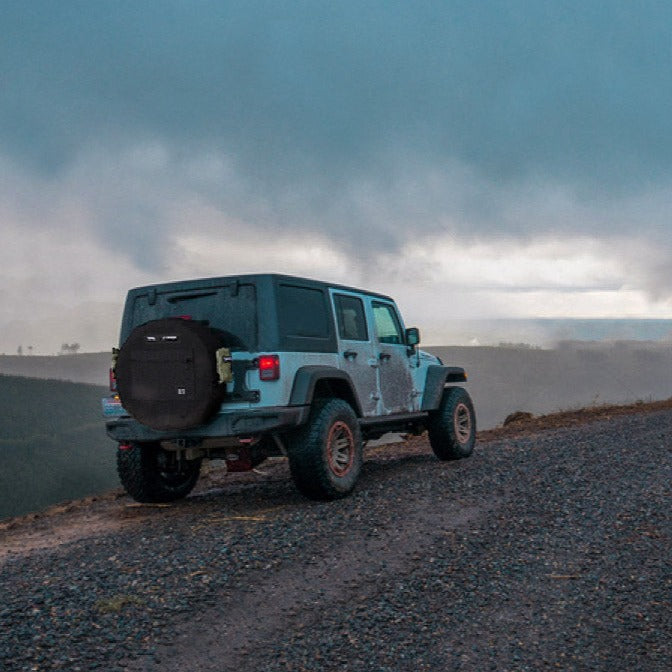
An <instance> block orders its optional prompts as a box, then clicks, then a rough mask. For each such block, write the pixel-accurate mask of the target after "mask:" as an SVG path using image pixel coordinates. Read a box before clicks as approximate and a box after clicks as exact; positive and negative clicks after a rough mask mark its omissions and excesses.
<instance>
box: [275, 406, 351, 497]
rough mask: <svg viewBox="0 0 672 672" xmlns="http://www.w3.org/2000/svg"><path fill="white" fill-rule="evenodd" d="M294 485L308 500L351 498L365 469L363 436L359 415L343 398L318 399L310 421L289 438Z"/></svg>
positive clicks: (290, 463)
mask: <svg viewBox="0 0 672 672" xmlns="http://www.w3.org/2000/svg"><path fill="white" fill-rule="evenodd" d="M287 454H288V457H289V468H290V471H291V474H292V479H293V480H294V483H295V485H296V487H297V489H298V490H299V492H301V493H302V494H303V495H305V496H306V497H308V498H309V499H316V500H332V499H339V498H341V497H345V496H346V495H348V494H349V493H350V492H351V491H352V489H353V488H354V487H355V483H356V482H357V478H358V477H359V473H360V471H361V469H362V435H361V432H360V429H359V423H358V422H357V416H356V415H355V412H354V411H353V410H352V407H351V406H350V404H348V403H347V402H346V401H343V400H342V399H333V398H330V399H317V400H316V401H314V402H313V406H312V409H311V411H310V417H309V419H308V422H307V423H306V424H305V425H303V426H302V427H300V428H299V429H298V430H296V431H295V432H293V433H292V434H291V435H290V436H289V437H287Z"/></svg>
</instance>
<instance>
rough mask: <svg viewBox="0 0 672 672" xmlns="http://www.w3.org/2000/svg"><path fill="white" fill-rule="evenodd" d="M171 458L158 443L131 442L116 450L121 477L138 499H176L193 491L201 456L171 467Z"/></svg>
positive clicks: (137, 500) (171, 500) (129, 491)
mask: <svg viewBox="0 0 672 672" xmlns="http://www.w3.org/2000/svg"><path fill="white" fill-rule="evenodd" d="M168 458H169V455H168V451H166V450H164V449H163V448H161V445H160V444H159V443H131V444H129V446H128V447H124V448H120V449H119V450H117V472H118V473H119V479H120V480H121V484H122V485H123V486H124V488H125V490H126V492H127V493H128V494H129V495H130V496H131V497H133V499H135V501H136V502H173V501H175V500H176V499H182V498H183V497H186V496H187V495H188V494H189V493H190V492H191V491H192V489H193V488H194V486H195V485H196V481H198V476H199V473H200V471H201V460H200V459H198V460H189V461H183V462H182V464H181V468H179V469H178V468H175V467H173V468H169V465H168Z"/></svg>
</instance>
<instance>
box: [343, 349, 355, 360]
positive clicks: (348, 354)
mask: <svg viewBox="0 0 672 672" xmlns="http://www.w3.org/2000/svg"><path fill="white" fill-rule="evenodd" d="M343 357H345V358H346V359H357V352H356V351H355V350H346V351H345V352H344V353H343Z"/></svg>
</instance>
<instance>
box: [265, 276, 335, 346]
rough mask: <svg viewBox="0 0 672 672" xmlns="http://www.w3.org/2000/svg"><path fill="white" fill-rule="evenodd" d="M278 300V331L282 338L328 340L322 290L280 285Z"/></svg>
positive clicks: (327, 324) (325, 308)
mask: <svg viewBox="0 0 672 672" xmlns="http://www.w3.org/2000/svg"><path fill="white" fill-rule="evenodd" d="M278 299H279V300H278V311H279V314H280V331H281V333H282V334H283V335H284V336H291V337H303V338H328V336H329V320H328V317H327V306H326V302H325V297H324V293H323V292H322V290H320V289H313V288H311V287H296V286H294V285H280V287H279V294H278Z"/></svg>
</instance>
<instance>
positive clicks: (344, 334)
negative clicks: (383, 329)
mask: <svg viewBox="0 0 672 672" xmlns="http://www.w3.org/2000/svg"><path fill="white" fill-rule="evenodd" d="M334 304H335V306H336V320H337V321H338V334H339V336H340V337H341V338H342V339H343V340H346V341H368V340H369V334H368V332H367V329H366V317H365V316H364V304H363V303H362V300H361V299H358V298H357V297H356V296H346V295H344V294H336V295H335V296H334Z"/></svg>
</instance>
